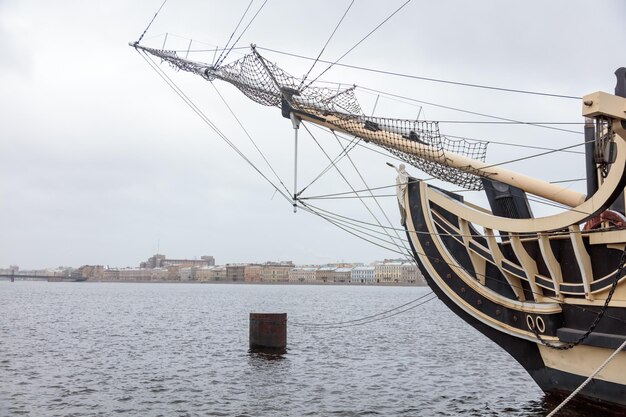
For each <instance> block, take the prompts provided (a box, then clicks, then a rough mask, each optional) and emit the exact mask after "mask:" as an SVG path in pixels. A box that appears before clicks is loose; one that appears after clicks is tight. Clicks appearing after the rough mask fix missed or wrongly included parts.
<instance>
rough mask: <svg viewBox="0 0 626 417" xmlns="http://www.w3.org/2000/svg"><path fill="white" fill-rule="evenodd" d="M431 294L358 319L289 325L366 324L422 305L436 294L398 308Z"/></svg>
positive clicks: (311, 326)
mask: <svg viewBox="0 0 626 417" xmlns="http://www.w3.org/2000/svg"><path fill="white" fill-rule="evenodd" d="M433 294H434V293H433V292H432V291H429V292H427V293H426V294H424V295H422V296H421V297H418V298H416V299H415V300H411V301H409V302H408V303H404V304H402V305H399V306H397V307H394V308H391V309H389V310H385V311H382V312H380V313H376V314H372V315H370V316H365V317H361V318H358V319H353V320H346V321H338V322H332V323H302V322H293V321H290V322H289V325H292V326H299V327H308V328H325V329H328V328H331V329H337V328H343V327H352V326H362V325H364V324H368V323H372V322H375V321H379V320H384V319H388V318H390V317H394V316H397V315H398V314H401V313H404V312H407V311H409V310H412V309H414V308H417V307H419V306H421V305H424V304H426V303H427V302H429V301H432V300H434V299H435V298H437V296H436V295H435V296H433V297H431V298H428V299H427V300H425V301H423V302H421V303H419V304H416V305H413V306H411V307H408V308H405V309H404V310H400V309H402V308H404V307H407V306H409V305H411V304H414V303H417V302H418V301H421V300H423V299H424V298H426V297H428V296H430V295H433ZM398 310H400V311H398ZM394 311H395V312H396V313H394V314H391V315H387V314H389V313H393V312H394Z"/></svg>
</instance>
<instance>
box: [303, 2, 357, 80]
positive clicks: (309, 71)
mask: <svg viewBox="0 0 626 417" xmlns="http://www.w3.org/2000/svg"><path fill="white" fill-rule="evenodd" d="M353 4H354V0H352V1H351V2H350V4H349V5H348V8H347V9H346V11H345V12H344V14H343V16H341V19H339V22H338V23H337V26H335V29H334V30H333V33H331V34H330V36H329V38H328V40H327V41H326V43H325V44H324V46H323V47H322V50H321V51H320V53H319V54H318V55H317V58H315V60H314V61H313V64H311V68H309V70H308V71H307V73H306V74H304V77H302V82H301V83H300V86H298V90H300V88H302V86H303V85H304V82H305V81H306V79H307V78H308V77H309V74H310V73H311V71H313V67H315V64H317V62H318V60H319V59H320V57H321V56H322V54H323V53H324V51H325V50H326V47H327V46H328V44H329V43H330V40H331V39H332V38H333V36H335V32H337V29H339V26H340V25H341V22H343V19H345V17H346V15H347V14H348V12H349V11H350V9H351V8H352V5H353Z"/></svg>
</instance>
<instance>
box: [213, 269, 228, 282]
mask: <svg viewBox="0 0 626 417" xmlns="http://www.w3.org/2000/svg"><path fill="white" fill-rule="evenodd" d="M211 272H212V277H211V281H226V267H225V266H215V267H213V269H211Z"/></svg>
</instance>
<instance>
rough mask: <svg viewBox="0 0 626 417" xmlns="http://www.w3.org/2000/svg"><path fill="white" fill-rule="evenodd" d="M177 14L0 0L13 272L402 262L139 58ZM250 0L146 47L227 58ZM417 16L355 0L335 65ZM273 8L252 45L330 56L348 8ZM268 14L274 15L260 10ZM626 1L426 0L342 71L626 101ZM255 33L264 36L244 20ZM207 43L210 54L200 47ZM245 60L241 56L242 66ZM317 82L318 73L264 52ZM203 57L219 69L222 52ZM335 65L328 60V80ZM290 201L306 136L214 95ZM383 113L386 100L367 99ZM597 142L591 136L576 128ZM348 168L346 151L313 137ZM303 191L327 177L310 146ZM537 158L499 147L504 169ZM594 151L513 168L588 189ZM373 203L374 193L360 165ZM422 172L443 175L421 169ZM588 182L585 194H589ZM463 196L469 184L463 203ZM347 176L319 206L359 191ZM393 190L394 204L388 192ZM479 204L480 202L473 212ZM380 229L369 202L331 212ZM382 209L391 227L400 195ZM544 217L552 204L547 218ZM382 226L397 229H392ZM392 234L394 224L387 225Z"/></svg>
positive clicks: (266, 111)
mask: <svg viewBox="0 0 626 417" xmlns="http://www.w3.org/2000/svg"><path fill="white" fill-rule="evenodd" d="M160 3H161V0H155V1H141V2H129V1H122V0H108V1H100V2H97V1H79V0H76V1H62V0H61V1H54V2H50V1H28V0H19V1H17V0H16V1H13V0H0V114H1V115H2V116H1V118H0V120H1V124H0V232H1V233H2V238H1V240H0V242H1V243H0V267H7V266H9V265H11V264H17V265H20V266H21V267H22V268H41V267H53V266H58V265H68V266H76V267H77V266H80V265H83V264H104V265H111V266H127V265H137V264H138V263H139V262H140V261H142V260H144V259H146V258H148V257H149V256H150V255H152V254H154V253H155V252H156V251H157V249H159V250H160V252H161V253H165V254H167V255H168V256H171V257H177V258H180V257H189V258H193V257H200V256H201V255H213V256H215V258H216V261H217V263H219V264H224V263H229V262H262V261H267V260H293V261H294V262H296V263H325V262H336V261H341V260H345V261H363V262H370V261H373V260H376V259H383V258H389V257H394V256H395V254H394V253H393V252H390V251H386V250H384V249H381V248H379V247H376V246H373V245H371V244H368V243H366V242H363V241H361V240H359V239H357V238H355V237H354V236H351V235H349V234H347V233H346V232H345V231H342V230H339V229H337V228H335V227H334V226H332V225H330V224H328V223H327V222H325V221H324V220H322V219H320V218H317V217H315V216H313V215H310V214H308V213H305V212H302V211H300V212H298V213H297V214H295V215H294V214H293V213H292V209H291V206H290V204H289V203H288V202H286V201H285V200H284V199H282V198H281V197H280V196H279V195H274V190H273V188H272V187H271V186H270V185H268V184H267V183H266V182H265V181H264V180H263V179H262V178H261V177H260V176H259V175H258V174H256V173H255V172H254V171H253V170H252V169H251V168H250V166H249V165H247V164H246V163H245V162H244V161H243V160H242V159H241V158H240V157H239V156H238V155H237V154H236V153H235V152H234V151H232V150H231V149H230V148H229V147H228V146H227V145H226V144H225V143H224V142H222V141H221V139H219V138H218V137H217V136H216V135H215V134H214V133H213V132H212V131H211V130H210V129H208V128H207V126H206V125H205V124H204V123H203V122H202V121H201V120H200V119H199V118H198V117H197V116H196V115H195V114H194V113H193V112H192V111H191V110H189V108H188V107H186V106H185V105H184V103H182V101H180V99H179V98H178V97H177V96H176V95H174V94H173V93H172V91H171V90H170V89H169V88H168V87H167V86H166V85H165V84H164V83H163V81H162V80H161V79H160V78H158V77H157V76H156V74H155V73H154V72H153V71H152V70H151V69H150V67H149V66H147V65H146V63H145V62H144V61H143V60H142V59H141V57H140V56H139V55H138V54H137V53H136V52H135V51H134V50H133V49H132V48H130V47H129V46H128V42H129V41H134V40H136V39H137V38H138V36H139V34H140V33H141V32H142V31H143V30H144V28H145V27H146V24H147V23H148V21H149V20H150V19H151V18H152V16H153V15H154V12H155V11H156V9H157V8H158V7H159V5H160ZM248 3H249V1H248V0H230V1H217V0H215V1H204V0H203V1H193V0H168V2H167V4H166V5H165V7H164V8H163V10H162V11H161V14H160V15H159V16H158V17H157V19H156V21H155V22H154V24H153V25H152V27H151V28H150V30H149V31H148V33H147V34H146V37H145V38H144V41H145V43H146V44H148V45H152V46H156V47H160V46H161V45H162V43H163V40H164V34H165V33H169V35H168V41H167V45H166V46H167V47H168V48H176V49H186V48H187V46H188V40H187V39H185V38H192V39H194V43H193V44H192V49H195V48H210V47H211V46H210V45H222V46H223V45H224V43H225V42H226V40H227V39H228V37H229V36H230V34H231V32H232V31H233V29H234V28H235V25H236V23H237V21H238V20H239V18H240V17H241V14H242V13H243V11H244V10H245V8H246V6H247V5H248ZM402 3H403V1H388V2H380V1H365V0H356V2H355V3H354V5H353V7H352V9H351V10H350V11H349V12H348V14H347V16H346V19H345V21H344V22H343V24H342V25H341V26H340V28H339V30H338V31H337V33H336V34H335V36H334V38H333V40H332V41H331V42H330V44H329V46H328V48H327V49H326V51H325V53H324V55H323V57H322V58H326V59H329V60H334V59H336V58H338V57H339V56H340V55H341V54H343V53H344V52H345V51H346V50H348V49H349V48H350V47H352V46H353V45H354V44H355V43H356V42H358V41H359V40H360V39H361V38H362V37H363V36H364V35H365V34H367V33H368V32H369V31H370V30H371V29H373V28H374V27H375V26H376V25H378V24H379V23H380V22H381V21H382V20H383V19H384V18H385V17H386V16H388V15H389V14H390V13H391V12H393V10H395V9H396V8H397V7H399V6H400V5H401V4H402ZM303 4H304V2H296V1H286V0H269V1H268V2H267V4H266V6H265V7H264V9H263V10H262V11H261V12H260V14H259V15H258V17H257V19H256V20H255V21H254V22H253V24H252V25H251V26H250V28H249V29H248V31H247V32H246V33H245V34H244V36H243V37H242V38H241V40H240V42H239V44H238V46H246V45H249V44H250V43H256V44H257V45H259V46H261V47H266V48H272V49H276V50H280V51H286V52H292V53H296V54H301V55H306V56H316V55H317V54H318V53H319V51H320V50H321V48H322V46H323V45H324V43H325V42H326V40H327V38H328V36H329V35H330V33H331V32H332V30H333V28H334V27H335V25H336V23H337V22H338V21H339V19H340V18H341V16H342V14H343V13H344V11H345V9H346V7H347V6H348V4H349V1H347V0H346V1H337V0H334V1H321V2H309V3H308V7H306V8H305V7H303ZM260 5H261V1H260V0H257V1H255V2H254V3H253V5H252V9H253V10H256V9H257V8H258V7H259V6H260ZM625 17H626V3H625V2H623V1H620V0H614V1H598V2H589V1H569V0H568V1H565V0H563V1H552V2H545V1H524V2H516V3H512V2H503V1H495V0H494V1H471V2H465V1H436V2H435V1H429V2H425V1H418V0H414V1H413V2H411V3H409V4H408V5H407V6H406V7H405V8H404V9H403V10H402V11H401V12H400V13H398V14H397V15H395V16H394V17H393V18H391V20H389V21H388V22H387V23H386V24H385V25H384V26H382V27H381V28H380V29H379V30H378V31H376V32H375V33H374V34H373V35H372V36H371V37H370V38H368V39H367V40H366V41H365V42H363V43H362V44H361V45H360V46H359V47H358V48H356V49H355V50H354V51H353V52H352V53H350V54H349V55H348V56H347V57H346V58H344V60H343V61H342V62H343V63H346V64H351V65H357V66H363V67H369V68H376V69H381V70H386V71H395V72H401V73H406V74H413V75H419V76H425V77H432V78H440V79H446V80H453V81H460V82H466V83H475V84H485V85H494V86H500V87H506V88H515V89H525V90H534V91H545V92H551V93H557V94H565V95H572V96H582V95H584V94H587V93H590V92H594V91H597V90H604V91H608V92H612V91H613V88H614V83H615V78H614V76H613V71H614V70H615V69H616V68H617V67H619V66H624V65H626V52H625V48H624V39H626V29H625V27H624V18H625ZM244 22H247V20H246V21H244ZM200 42H204V43H205V44H202V43H200ZM244 52H245V51H239V50H238V51H233V52H232V53H231V54H230V55H229V56H228V61H230V60H234V59H237V58H238V57H240V56H241V53H244ZM262 53H263V54H265V55H266V57H267V58H268V59H270V60H271V61H273V62H276V63H278V64H279V65H280V66H281V67H283V68H284V69H285V70H286V71H287V72H289V73H291V74H293V75H296V76H301V75H302V74H304V73H305V72H306V71H307V70H308V69H309V66H310V62H309V61H304V60H298V59H293V58H289V57H286V56H281V55H278V54H275V53H270V52H263V51H262ZM190 57H191V58H195V59H199V60H205V61H206V60H209V61H210V60H211V59H212V54H207V53H204V54H203V53H192V54H191V55H190ZM163 68H164V69H165V70H166V71H168V73H169V74H170V75H171V76H172V77H173V79H174V80H175V82H176V83H177V84H178V85H180V86H181V88H183V89H184V90H185V91H186V92H187V93H188V94H189V95H190V97H192V98H193V99H194V101H195V102H196V104H198V106H199V107H200V108H202V109H203V111H204V112H205V113H206V115H207V116H208V117H209V118H210V119H211V120H212V121H213V122H214V123H215V124H216V125H217V126H218V127H219V128H220V129H221V130H223V131H224V133H225V134H226V135H227V136H228V137H229V139H230V140H232V141H233V142H234V143H235V144H237V146H238V147H239V148H240V149H241V150H242V151H243V152H245V153H246V155H248V156H249V157H250V158H251V159H252V160H253V161H254V163H255V164H257V165H258V166H259V168H261V169H263V170H264V172H268V168H267V165H265V164H264V162H263V161H262V160H261V158H260V157H259V155H258V154H257V153H255V152H256V151H255V150H254V148H253V147H252V146H251V145H250V143H249V141H248V139H247V138H246V137H245V135H244V133H243V132H242V130H241V128H240V127H239V126H238V125H237V123H236V122H235V120H234V119H233V117H232V116H231V115H230V113H228V111H227V110H226V109H225V106H224V104H223V102H222V101H221V100H220V99H219V97H218V96H217V94H216V91H215V90H214V88H213V87H212V86H211V84H210V83H208V82H206V81H204V80H202V79H201V78H199V77H194V76H192V75H190V74H186V73H179V72H175V71H172V70H171V69H169V68H168V67H166V66H165V65H164V66H163ZM324 68H325V65H322V64H318V65H317V66H316V67H315V69H314V70H313V74H317V73H319V71H321V70H322V69H324ZM321 79H322V80H324V81H333V82H341V83H345V84H347V85H351V84H357V85H359V86H363V87H368V88H372V89H376V90H382V91H385V92H388V93H393V94H399V95H403V96H407V97H412V98H415V99H418V100H423V101H427V102H431V103H436V104H441V105H444V106H450V107H455V108H462V109H468V110H471V111H475V112H480V113H486V114H491V115H496V116H500V117H506V118H512V119H517V120H525V121H549V122H581V121H582V119H581V117H580V108H581V103H580V102H579V101H578V100H568V99H558V98H547V97H537V96H528V95H522V94H512V93H504V92H495V91H488V90H480V89H475V88H468V87H460V86H452V85H446V84H440V83H433V82H427V81H419V80H410V79H406V78H399V77H392V76H384V75H380V74H374V73H371V72H364V71H358V70H350V69H346V68H341V67H334V68H333V69H332V70H330V71H329V72H327V73H326V74H324V75H323V77H321ZM214 84H215V87H216V88H217V89H218V90H219V91H220V92H221V93H222V94H223V95H224V97H225V99H226V100H227V102H228V104H229V105H230V106H231V107H232V108H233V110H234V111H235V112H236V114H237V115H238V117H240V119H241V121H242V123H243V124H244V125H245V127H246V128H247V130H248V131H249V132H250V134H251V135H252V137H253V138H254V140H255V141H256V142H257V143H258V144H259V146H260V147H261V148H262V149H263V151H264V152H265V153H266V155H267V157H268V160H270V162H271V163H272V166H273V167H274V169H275V170H276V171H277V172H278V173H279V175H280V176H281V178H283V180H284V181H285V184H287V185H288V187H289V188H290V189H291V188H292V181H293V169H292V164H293V131H292V129H291V125H290V122H289V121H288V120H286V119H283V118H282V117H281V116H280V111H279V110H278V109H275V108H263V107H261V106H259V105H257V104H255V103H252V102H250V101H249V100H248V99H247V98H246V97H244V96H243V95H242V94H240V93H239V92H238V91H237V90H235V89H234V88H232V87H231V86H228V85H226V84H224V83H220V82H215V83H214ZM358 98H359V100H360V102H361V104H362V107H363V109H364V111H365V113H367V114H371V112H372V111H373V109H374V102H375V100H376V96H375V95H371V94H364V93H363V92H361V94H360V95H359V97H358ZM375 114H376V115H377V116H388V117H403V118H415V117H417V115H418V114H420V117H422V118H423V117H426V118H427V119H432V120H442V121H446V122H451V121H488V120H490V119H487V118H484V117H479V116H476V115H470V114H464V113H459V112H455V111H451V110H446V109H443V108H440V107H435V106H432V105H424V107H423V108H422V109H420V108H419V107H418V106H417V105H416V104H415V103H413V104H407V103H400V102H397V101H393V100H390V99H388V98H385V97H381V98H380V99H379V102H378V105H377V106H376V112H375ZM563 127H566V128H571V129H574V130H581V126H580V125H571V126H563ZM441 131H442V133H444V134H445V133H447V134H451V135H459V136H467V137H471V138H479V139H484V140H491V141H497V142H507V143H523V144H528V145H532V146H548V147H554V148H556V147H561V146H567V145H570V144H574V143H579V142H582V140H583V138H582V135H580V134H576V133H568V132H558V131H554V130H548V129H542V128H537V127H528V126H511V125H494V124H476V123H475V124H465V123H442V124H441ZM314 132H315V134H316V135H319V137H318V138H317V139H318V140H320V141H322V142H324V143H325V146H327V147H328V148H327V149H328V150H329V152H331V153H332V154H333V155H336V154H337V153H338V152H339V150H340V148H339V147H338V145H337V144H336V143H335V142H334V139H333V138H332V136H329V135H327V134H324V133H322V132H321V131H317V130H314ZM301 138H302V139H301V150H300V155H301V169H300V171H299V173H298V176H299V178H300V184H301V185H302V184H305V183H308V182H310V181H311V180H312V179H313V178H314V177H315V176H316V175H317V173H319V172H320V171H321V170H322V169H323V168H324V167H325V165H326V163H327V161H325V157H324V156H323V154H321V152H320V151H319V149H318V148H317V146H316V145H315V144H314V142H313V141H312V140H311V138H310V137H308V136H307V135H306V133H305V132H304V131H301ZM537 152H538V151H537V150H532V149H523V148H510V147H506V146H502V145H498V144H493V143H492V144H490V145H489V153H488V156H487V160H488V161H489V162H501V161H505V160H507V159H512V158H514V157H518V156H521V155H530V154H533V153H537ZM354 157H355V159H357V160H358V159H360V164H361V165H360V168H361V169H362V173H363V175H364V176H365V178H366V181H367V183H368V185H369V186H371V187H375V186H384V185H389V184H393V182H394V180H395V173H394V171H393V170H391V169H390V168H388V167H387V166H386V165H385V162H387V161H392V159H391V158H388V157H383V156H378V157H373V156H372V155H370V153H369V152H365V151H361V150H357V151H355V155H354ZM582 163H583V160H582V158H581V157H580V155H577V154H563V155H560V156H558V157H557V158H554V155H552V157H550V158H548V157H546V158H539V159H536V160H532V162H525V163H523V164H511V165H509V166H508V167H509V168H511V169H515V170H519V171H521V172H524V173H527V174H531V175H536V176H539V177H542V178H544V179H546V180H549V181H555V180H562V179H569V178H579V177H582V176H583V175H584V167H583V165H582ZM341 168H342V169H344V170H345V171H346V172H348V171H350V174H348V175H350V176H351V178H352V179H355V181H354V184H355V186H356V187H357V188H363V187H364V186H363V185H362V184H360V183H359V181H360V180H356V179H357V178H358V177H356V173H355V172H354V171H353V170H352V168H351V167H350V165H349V162H348V161H344V163H343V165H341ZM409 172H411V173H412V174H414V175H416V176H418V177H420V176H421V177H426V176H427V175H426V174H423V173H420V172H419V171H418V170H417V169H414V168H413V169H411V168H409ZM568 186H571V187H573V188H575V189H578V190H580V191H584V183H580V182H579V183H572V184H569V185H568ZM449 188H450V189H456V187H454V186H452V187H449ZM348 190H349V187H348V186H347V185H346V184H345V183H344V182H343V180H342V179H341V178H340V177H339V176H337V175H336V174H335V173H334V172H331V173H330V174H329V175H327V176H324V177H323V178H322V180H321V181H319V183H315V184H314V185H313V186H311V188H310V189H309V190H308V195H309V196H311V195H321V194H328V193H332V192H343V191H348ZM381 193H382V192H381ZM470 198H475V199H476V200H477V201H480V200H481V197H480V196H478V195H476V196H474V197H471V196H470ZM315 204H319V205H320V206H321V207H326V208H328V209H330V210H337V211H339V212H341V213H343V214H346V215H348V216H352V217H358V218H360V219H363V220H366V221H373V220H372V218H371V217H368V216H369V214H368V213H367V211H366V210H364V208H363V207H362V206H361V205H360V203H359V202H358V201H356V200H342V201H338V202H329V201H322V202H319V203H317V202H315ZM383 204H384V207H385V208H386V210H387V212H388V216H389V217H390V219H391V221H392V222H393V224H394V226H397V225H399V215H398V212H397V208H396V202H395V200H394V199H393V198H386V199H384V203H383ZM534 209H535V212H536V214H537V213H539V214H541V213H543V210H544V209H543V208H541V207H536V208H535V207H534ZM381 217H382V216H381ZM385 222H386V221H385Z"/></svg>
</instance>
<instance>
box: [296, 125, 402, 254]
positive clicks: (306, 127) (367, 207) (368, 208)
mask: <svg viewBox="0 0 626 417" xmlns="http://www.w3.org/2000/svg"><path fill="white" fill-rule="evenodd" d="M302 125H303V126H304V129H305V130H306V131H307V133H308V134H309V135H310V136H311V138H312V139H313V140H314V141H315V143H316V144H317V145H318V146H319V148H320V149H321V150H322V152H323V153H324V155H325V156H326V158H328V160H329V161H330V162H332V159H331V158H330V156H329V155H328V153H327V152H326V150H324V148H323V147H322V146H321V145H320V144H319V142H318V141H317V139H316V138H315V135H313V132H311V130H310V129H309V128H308V126H307V124H304V123H303V124H302ZM348 158H350V157H349V155H348ZM333 167H334V168H335V170H337V172H338V173H339V175H340V176H341V178H343V180H344V181H345V182H346V184H348V186H349V187H350V188H351V189H352V190H354V187H353V186H352V184H350V181H349V180H348V179H347V178H346V177H345V175H344V174H343V173H342V172H341V170H340V169H339V167H338V166H337V164H333ZM360 201H361V204H363V206H364V207H365V209H366V210H367V211H368V212H369V213H370V214H371V215H372V217H373V218H374V220H376V223H378V225H379V226H380V227H382V224H381V223H380V220H378V217H376V215H375V214H374V212H373V211H372V210H371V209H370V207H369V206H368V205H367V203H366V202H365V201H364V200H363V199H360ZM385 231H386V229H385ZM387 235H388V236H389V238H390V239H391V241H392V242H393V244H394V245H396V246H397V247H398V250H399V251H400V253H404V252H402V251H403V250H404V251H407V250H408V249H407V248H406V247H404V248H400V246H399V245H398V244H397V242H396V241H395V240H394V239H393V237H392V236H391V235H389V233H388V232H387Z"/></svg>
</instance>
